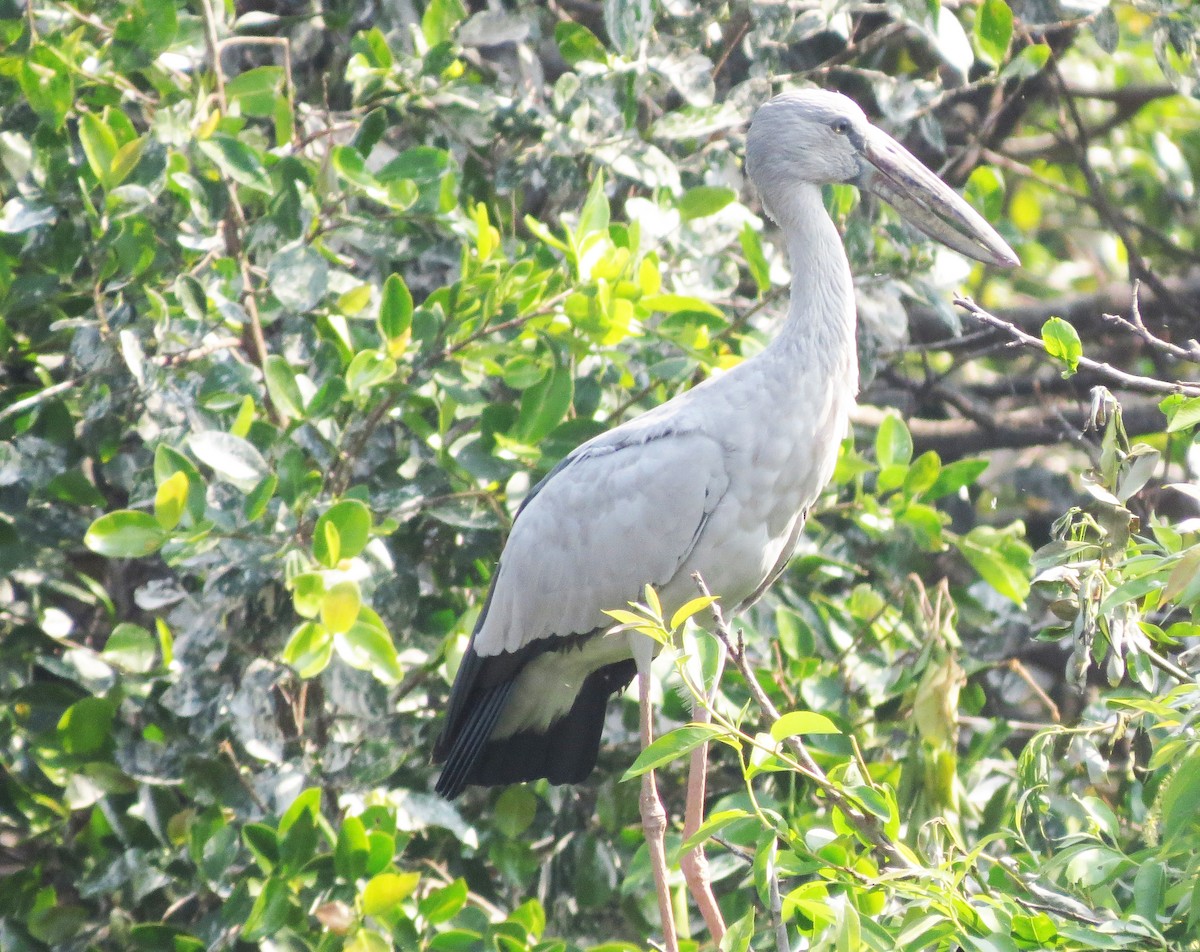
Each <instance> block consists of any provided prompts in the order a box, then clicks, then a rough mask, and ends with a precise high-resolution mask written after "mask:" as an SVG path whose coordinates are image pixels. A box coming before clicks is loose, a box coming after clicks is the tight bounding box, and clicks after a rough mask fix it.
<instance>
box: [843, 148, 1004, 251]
mask: <svg viewBox="0 0 1200 952" xmlns="http://www.w3.org/2000/svg"><path fill="white" fill-rule="evenodd" d="M863 155H864V156H865V157H866V160H867V161H868V162H870V163H871V165H870V167H868V168H867V169H865V170H864V172H863V174H862V176H860V178H859V180H858V183H857V184H858V185H860V186H862V187H863V188H867V189H869V190H870V191H872V192H874V193H875V194H876V195H878V196H879V197H880V198H882V199H884V200H885V201H886V202H887V203H888V204H889V205H891V206H892V207H894V208H895V209H896V211H898V212H900V214H901V215H903V216H904V217H905V219H907V220H908V221H909V222H911V223H912V224H913V225H914V226H915V227H917V228H919V229H920V230H921V231H923V232H924V233H925V234H926V235H928V236H929V237H930V238H932V239H933V240H934V241H940V242H941V243H942V244H944V245H946V246H947V247H949V248H953V249H954V250H955V251H958V252H961V253H962V254H964V255H967V256H969V257H971V258H974V259H975V260H977V261H983V262H986V263H988V264H995V265H1000V266H1001V267H1005V268H1015V267H1016V266H1017V265H1019V264H1020V263H1021V261H1020V259H1019V258H1018V257H1017V255H1016V252H1014V251H1013V250H1012V248H1010V247H1009V246H1008V244H1007V243H1006V242H1005V240H1004V239H1003V238H1001V237H1000V236H999V235H998V234H996V231H995V229H994V228H992V226H991V225H989V224H988V223H987V222H986V221H984V220H983V218H982V217H981V216H980V214H979V213H978V212H977V211H975V209H973V208H972V207H971V206H970V205H968V204H967V203H966V201H965V200H964V199H962V198H960V197H959V196H958V195H957V194H956V193H955V192H954V190H953V189H951V188H950V186H948V185H947V184H946V183H945V182H943V181H942V180H941V179H940V178H938V177H937V176H936V175H934V174H933V173H932V172H930V171H929V169H927V168H925V166H923V165H922V164H921V163H920V161H919V160H918V159H917V158H916V156H914V155H913V154H912V153H911V152H909V151H908V150H907V149H906V148H904V146H902V145H901V144H900V143H899V142H897V141H896V140H895V139H893V138H892V137H891V136H889V135H888V134H887V133H886V132H883V131H882V130H880V129H876V128H875V127H874V126H871V127H869V129H868V131H867V133H866V135H865V136H864V142H863Z"/></svg>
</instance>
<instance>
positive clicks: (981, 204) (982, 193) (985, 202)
mask: <svg viewBox="0 0 1200 952" xmlns="http://www.w3.org/2000/svg"><path fill="white" fill-rule="evenodd" d="M963 193H964V196H965V197H966V199H967V201H969V202H970V203H971V204H972V205H974V206H975V207H976V208H978V209H979V213H980V214H981V215H983V217H984V218H986V219H988V220H989V221H994V220H995V219H997V218H1000V217H1001V216H1002V215H1003V214H1004V178H1003V176H1001V174H1000V173H999V172H998V171H997V170H996V169H994V168H992V166H990V165H980V166H976V168H975V171H973V172H972V173H971V177H970V178H968V179H967V185H966V187H965V188H964V189H963Z"/></svg>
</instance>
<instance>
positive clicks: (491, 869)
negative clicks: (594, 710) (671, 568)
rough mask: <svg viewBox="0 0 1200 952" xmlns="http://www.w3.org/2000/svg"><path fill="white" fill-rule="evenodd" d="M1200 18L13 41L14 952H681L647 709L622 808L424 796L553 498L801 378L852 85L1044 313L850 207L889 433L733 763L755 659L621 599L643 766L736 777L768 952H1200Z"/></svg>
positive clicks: (9, 212)
mask: <svg viewBox="0 0 1200 952" xmlns="http://www.w3.org/2000/svg"><path fill="white" fill-rule="evenodd" d="M1198 27H1200V13H1198V12H1197V10H1195V9H1193V8H1191V7H1189V6H1188V5H1186V4H1174V3H1170V2H1167V0H1138V2H1136V3H1133V2H1130V3H1126V2H1114V3H1112V4H1111V5H1109V4H1106V3H1104V2H1103V0H1087V2H1082V3H1070V4H1069V3H1067V2H1066V0H1062V2H1054V0H1049V2H1041V0H1039V2H1035V0H1027V2H1021V3H1014V4H1013V5H1012V6H1011V7H1010V6H1009V5H1008V4H1006V2H1005V0H981V2H979V3H974V2H972V3H962V4H953V5H952V4H950V3H939V2H938V0H931V2H927V3H875V2H853V3H851V2H844V0H832V2H827V3H804V2H786V3H780V2H752V0H737V2H730V3H724V4H705V3H699V2H695V3H693V2H688V0H664V2H663V3H662V4H661V5H657V4H653V3H652V2H651V0H604V2H592V0H569V2H564V3H561V4H550V5H542V4H539V3H534V2H524V0H522V2H517V0H513V2H511V3H509V4H508V5H507V6H503V5H501V4H489V5H483V4H478V5H476V6H474V7H472V8H471V9H468V8H467V7H466V6H464V5H463V3H462V2H461V0H429V2H427V3H420V4H411V3H399V4H390V5H379V6H376V5H372V4H366V3H352V2H347V3H343V4H330V5H327V6H325V7H322V6H321V5H318V4H313V5H309V6H304V7H301V6H297V5H291V6H289V5H283V4H280V5H264V6H263V7H262V8H261V9H255V10H249V9H243V8H239V9H237V10H234V9H233V7H232V5H229V6H227V7H215V6H213V5H212V2H211V0H197V2H196V3H195V4H193V5H179V6H176V5H174V4H172V3H170V2H169V0H130V2H122V0H79V2H67V0H29V2H28V4H27V5H26V6H24V7H20V6H17V5H13V4H7V5H5V6H3V7H0V129H2V131H0V194H2V196H3V199H4V204H3V208H2V210H0V348H2V349H3V354H4V362H3V385H4V390H3V393H2V394H0V949H2V950H5V952H8V950H42V949H131V948H139V949H154V950H158V949H176V950H181V952H185V950H195V949H226V948H253V947H258V948H262V949H277V950H282V949H289V950H290V949H321V950H338V949H341V950H346V952H351V950H353V952H374V950H385V949H391V948H397V949H417V948H421V949H440V950H467V949H503V950H531V949H537V950H543V952H550V950H567V949H583V948H588V949H593V950H600V949H604V950H609V952H616V950H623V949H640V948H645V947H647V944H648V943H649V942H650V941H651V938H649V937H653V936H655V935H657V934H659V925H658V922H657V911H656V906H655V902H654V896H653V889H652V886H651V881H650V876H649V868H648V866H647V861H646V858H645V855H644V854H645V850H644V848H642V849H639V847H640V845H641V835H640V827H639V825H638V808H637V791H636V782H633V783H630V782H622V778H623V775H624V774H625V773H626V770H627V768H629V767H630V764H632V763H633V762H634V759H635V757H636V756H637V742H636V705H635V704H634V702H633V701H632V700H631V699H628V698H627V699H624V700H622V701H620V702H618V703H614V705H613V712H612V715H611V717H610V723H609V725H608V730H607V734H606V739H607V745H606V747H605V749H604V751H603V752H602V755H601V765H600V768H599V769H598V770H597V771H596V773H595V775H594V777H593V778H592V779H591V780H590V781H589V782H588V783H587V784H585V785H582V786H580V787H575V788H564V787H549V786H547V785H545V784H534V785H528V786H516V787H512V788H509V789H503V790H474V791H472V792H471V793H470V794H469V795H467V796H466V797H464V798H463V799H462V800H461V801H458V802H455V803H453V804H451V803H446V802H443V801H441V800H439V799H438V798H436V797H435V796H434V795H433V794H432V793H431V788H432V778H433V769H432V768H431V766H430V764H429V761H428V753H429V750H430V749H431V746H432V741H433V738H434V737H435V736H436V732H437V730H438V729H439V720H438V714H439V710H440V709H441V707H442V706H443V705H444V701H445V698H446V695H447V692H448V685H449V682H450V680H451V677H452V672H453V670H454V668H455V665H456V663H457V659H458V657H459V656H460V654H461V652H462V650H463V648H464V646H465V641H466V637H467V635H468V634H469V632H470V630H471V626H472V624H473V621H474V619H475V617H476V615H477V613H478V611H479V608H480V605H481V601H482V598H483V594H484V593H485V591H486V588H487V584H488V580H489V578H490V574H491V572H492V569H493V566H494V563H495V560H496V557H497V555H498V553H499V551H500V547H501V545H502V542H503V538H504V534H505V529H506V526H507V525H508V524H509V521H510V519H511V513H512V512H513V511H514V507H515V505H516V504H517V503H518V502H519V501H520V499H521V497H522V495H523V493H524V492H525V491H526V490H527V489H528V487H529V486H530V485H532V483H533V482H534V481H536V480H537V479H538V478H539V477H540V476H541V475H543V474H544V473H545V472H547V471H548V470H549V469H550V468H551V467H552V466H553V465H554V463H555V462H556V461H557V460H558V459H559V458H560V457H561V456H562V455H564V454H565V453H566V452H568V451H569V450H570V449H571V448H573V447H574V446H575V445H577V444H578V443H579V442H581V441H583V440H584V439H586V438H587V437H589V436H591V435H593V434H595V433H597V432H599V431H601V430H603V429H605V428H607V427H609V426H612V425H613V424H615V423H617V422H619V421H621V420H623V419H627V418H628V417H629V416H630V415H631V414H634V413H637V412H639V411H641V410H644V409H647V408H649V407H652V406H654V405H657V404H659V403H661V402H662V401H663V400H665V399H667V398H669V397H670V396H671V395H673V394H675V393H678V392H680V391H681V390H683V389H686V388H687V387H689V386H690V385H692V384H693V383H695V382H696V381H698V380H701V379H703V378H705V377H707V376H708V375H710V374H712V373H715V372H719V371H720V370H721V369H722V368H726V367H729V366H731V365H733V364H735V363H736V362H738V361H739V360H741V359H743V358H745V357H747V356H749V355H752V354H753V353H755V352H757V351H758V350H759V349H761V347H762V346H763V344H764V341H765V340H767V339H768V338H769V337H770V335H771V333H772V329H773V326H774V324H775V322H776V321H777V320H778V318H779V316H780V314H781V312H782V310H783V307H784V300H785V296H786V295H785V291H784V289H785V287H786V269H785V262H784V260H783V257H782V254H781V250H780V249H779V248H778V247H777V246H776V244H775V242H774V240H773V233H772V229H771V228H770V226H769V222H767V221H766V220H765V219H764V217H763V215H762V214H761V210H760V209H759V207H758V205H757V199H756V197H755V196H754V195H753V194H752V192H751V190H750V189H749V188H748V187H747V185H746V183H745V182H744V179H743V174H742V169H741V163H740V156H741V151H742V149H741V147H742V142H743V137H744V128H745V127H744V123H745V120H746V118H747V117H748V116H749V114H750V113H751V112H752V110H753V108H754V106H755V105H756V104H758V103H759V102H761V101H763V100H764V99H766V98H767V97H768V96H769V95H770V94H771V93H772V92H774V91H777V90H778V89H780V88H783V87H786V86H789V85H802V84H805V83H817V84H820V85H823V86H829V87H833V88H839V89H842V90H843V91H846V92H848V93H850V94H851V95H853V96H855V97H856V98H857V99H858V100H859V101H860V102H861V103H862V104H863V106H864V108H866V109H867V111H868V112H869V113H870V114H871V115H873V116H874V117H876V118H877V120H878V121H879V122H880V123H881V124H882V125H884V126H886V127H888V128H889V129H891V130H892V131H893V132H894V133H895V134H896V135H897V136H898V137H900V138H903V139H904V140H905V141H906V142H907V143H908V145H909V146H910V147H911V148H913V149H914V151H916V152H917V153H918V154H920V155H921V156H922V157H923V158H924V159H925V160H926V161H927V163H928V164H930V165H931V166H933V167H934V168H937V169H940V170H941V172H942V174H943V175H944V176H945V177H946V178H947V180H949V181H951V182H953V183H954V184H956V185H960V186H965V191H966V194H967V196H968V198H969V199H970V200H971V201H973V202H974V203H975V204H976V205H977V206H978V207H979V208H980V209H981V210H982V211H983V212H984V213H985V214H986V216H987V217H988V218H989V219H990V220H991V221H993V222H994V223H996V225H997V227H998V228H999V229H1000V230H1001V231H1002V232H1003V234H1004V235H1005V237H1006V238H1007V240H1009V241H1010V243H1011V244H1012V245H1013V246H1014V247H1015V248H1016V249H1017V250H1018V252H1019V253H1020V255H1021V257H1022V260H1023V263H1024V267H1023V268H1022V269H1021V270H1019V271H1016V272H1014V273H1012V274H1007V273H1006V274H1001V273H994V272H992V271H990V270H987V269H984V268H983V267H982V266H974V267H968V266H967V264H965V263H964V261H963V260H962V259H960V258H959V257H958V256H957V255H954V254H953V253H950V252H946V251H942V250H938V249H934V248H932V247H930V246H929V245H927V244H922V243H921V242H920V241H918V240H917V239H916V238H915V237H914V235H913V234H912V233H911V232H909V231H907V230H906V229H905V228H903V227H902V226H901V225H900V224H899V221H898V219H897V218H896V217H895V215H894V213H893V212H891V211H890V210H889V209H886V208H881V207H875V206H873V205H868V204H866V203H863V202H862V201H861V199H860V196H859V195H858V193H857V192H856V191H855V190H854V189H853V188H850V187H848V186H847V187H836V188H830V189H828V190H827V203H828V207H829V208H830V210H831V213H832V214H833V215H834V216H835V219H836V220H837V221H838V223H839V225H840V226H841V227H842V228H843V231H844V235H845V239H846V244H847V248H848V251H849V253H850V256H851V260H852V265H853V269H854V272H855V274H856V275H857V276H858V282H859V284H858V290H859V296H860V301H859V304H860V356H861V362H862V368H863V376H864V392H863V394H862V399H861V404H862V406H861V407H860V408H859V410H858V412H857V415H856V418H855V425H854V432H853V433H852V434H850V435H849V436H848V438H847V439H846V441H845V443H844V446H843V452H842V455H841V458H840V462H839V466H838V470H837V473H836V476H835V479H834V482H833V484H832V485H831V486H830V488H829V490H828V492H827V493H826V495H825V496H824V498H823V500H822V502H821V504H820V506H819V507H818V509H817V511H815V512H814V513H813V515H812V517H811V519H810V524H809V528H808V531H807V534H806V541H805V543H804V544H803V548H802V551H801V553H800V554H799V555H798V556H797V557H796V559H795V560H794V561H793V563H792V565H791V566H790V567H789V570H788V571H787V573H786V574H785V576H784V578H783V579H782V580H781V582H780V583H779V585H778V586H777V587H776V588H775V590H774V591H773V592H772V594H771V595H770V596H769V597H768V598H767V599H765V600H764V601H763V602H762V603H761V604H760V605H759V606H757V607H756V608H755V609H754V611H753V612H752V613H751V614H750V616H749V617H746V618H740V619H734V620H732V622H731V623H732V625H733V626H734V627H733V629H732V630H730V629H729V628H728V627H722V626H720V625H718V624H717V623H716V621H714V620H713V619H712V618H711V617H710V610H709V607H708V606H706V605H704V603H702V602H701V603H697V604H696V605H695V606H693V609H694V611H695V615H694V618H695V620H696V621H697V622H700V623H701V625H703V626H704V627H706V628H708V629H711V630H712V631H713V632H715V633H716V636H722V637H724V638H725V640H726V642H727V643H728V647H729V649H730V650H731V652H732V654H733V661H734V662H736V664H731V665H730V669H731V670H729V671H727V672H726V673H725V675H724V677H723V679H722V681H721V683H720V686H719V690H718V691H717V694H716V698H715V700H714V702H713V703H712V705H711V708H712V718H713V720H712V724H711V726H708V727H696V726H690V727H689V726H681V725H684V724H686V723H687V722H688V721H689V720H690V705H691V692H699V693H701V694H703V693H704V691H705V679H706V677H707V678H709V679H710V680H711V677H712V672H713V665H712V661H713V659H714V657H715V654H716V652H715V647H716V645H717V641H716V640H714V638H715V636H714V635H711V634H707V633H705V632H703V631H696V630H694V629H691V628H685V626H683V625H682V619H662V618H660V617H657V613H656V610H655V604H654V596H653V592H648V593H647V596H646V602H645V604H643V605H640V606H632V607H631V606H616V605H615V606H612V607H613V609H614V610H618V611H620V610H625V611H627V612H628V614H625V615H621V616H619V618H618V620H620V621H623V622H624V623H627V624H632V625H637V626H640V627H642V628H644V629H646V630H648V631H652V632H654V633H655V634H656V635H657V636H658V637H660V638H661V639H662V640H663V641H664V642H668V643H672V644H676V645H683V646H685V647H686V649H687V650H686V651H684V652H683V653H682V654H678V653H674V652H669V651H668V652H665V653H664V655H663V659H662V661H661V671H662V673H663V676H664V681H665V684H666V688H665V690H664V692H663V696H662V698H661V704H660V728H661V729H663V730H666V731H668V733H666V734H665V736H664V737H662V738H661V739H660V741H659V742H658V744H657V745H656V747H655V748H654V749H653V750H652V751H651V752H650V753H649V754H647V755H644V756H643V758H642V760H641V761H639V764H638V767H636V768H635V769H634V770H633V771H632V772H631V775H632V774H636V772H637V770H638V769H641V767H643V766H645V765H646V764H647V763H650V762H654V763H658V764H659V767H660V784H661V786H662V788H663V790H664V793H665V797H666V800H667V805H668V810H669V811H670V812H671V813H673V814H674V815H676V816H677V815H678V813H679V812H680V810H681V805H682V782H683V779H682V778H683V769H682V768H683V763H684V758H683V757H682V755H683V754H684V753H686V751H688V750H689V749H691V748H692V747H694V746H695V745H696V744H697V743H699V742H700V741H702V740H715V741H717V743H716V744H715V746H714V750H713V776H712V777H711V779H710V791H711V801H710V814H711V820H710V822H709V824H707V825H706V826H705V828H704V829H703V830H702V831H701V836H700V837H699V838H698V839H704V840H705V841H706V845H707V849H708V852H709V855H710V861H711V863H712V866H713V872H714V875H715V877H716V892H717V894H718V898H719V900H720V903H721V906H722V909H723V911H724V913H725V917H726V919H727V921H728V922H730V923H731V924H732V928H731V930H730V933H729V935H728V937H727V939H726V941H725V943H724V944H723V946H722V947H723V948H726V949H743V950H744V949H747V948H756V949H758V948H768V947H771V945H772V943H773V942H774V941H775V939H774V938H773V937H774V936H775V935H776V934H777V928H779V927H782V928H785V929H786V930H787V932H788V935H789V941H790V942H791V943H792V945H793V947H800V948H814V949H815V948H838V949H859V948H871V949H880V950H891V949H914V950H916V949H926V948H936V949H954V948H964V949H972V950H976V949H978V950H1014V949H1045V948H1054V949H1097V948H1113V949H1186V948H1200V887H1198V886H1197V885H1196V883H1197V882H1198V881H1200V739H1198V737H1200V735H1198V734H1197V726H1196V719H1197V710H1198V704H1197V702H1198V701H1200V682H1198V680H1197V678H1198V675H1200V658H1198V657H1197V650H1196V648H1195V645H1196V644H1197V641H1196V638H1197V636H1200V628H1198V627H1197V622H1196V612H1197V605H1198V604H1200V535H1198V533H1200V522H1198V521H1197V519H1196V516H1195V513H1196V510H1197V502H1198V501H1200V489H1197V483H1196V475H1197V473H1196V470H1197V467H1198V466H1200V457H1198V456H1197V454H1196V453H1195V452H1194V451H1193V449H1192V447H1193V438H1194V429H1195V426H1196V425H1197V423H1200V387H1197V386H1196V385H1188V384H1179V383H1177V382H1176V379H1177V378H1179V377H1182V376H1186V375H1187V374H1188V373H1189V370H1188V365H1189V364H1190V363H1192V364H1194V363H1195V362H1197V361H1198V360H1200V345H1197V344H1196V342H1195V340H1193V339H1192V338H1193V337H1194V336H1200V333H1198V332H1197V330H1196V328H1197V327H1198V326H1200V323H1198V322H1197V320H1196V317H1197V314H1198V313H1200V281H1198V280H1197V278H1196V274H1197V272H1196V266H1197V264H1198V263H1200V246H1198V238H1197V236H1198V235H1200V220H1198V219H1200V212H1198V211H1197V202H1196V197H1195V187H1194V179H1195V177H1196V175H1197V174H1198V173H1200V121H1198V120H1200V108H1198V107H1197V104H1196V102H1195V100H1194V99H1193V98H1188V97H1191V96H1193V95H1195V94H1196V93H1197V91H1198V90H1200V61H1198V60H1197V49H1196V42H1197V40H1196V37H1197V32H1198ZM960 290H961V291H963V292H966V293H969V294H970V295H971V296H972V299H973V300H970V301H963V302H962V306H960V307H957V308H956V307H954V306H953V305H952V303H951V301H952V300H953V298H954V294H955V292H956V291H960ZM976 302H977V303H976ZM985 309H986V310H985ZM1110 313H1115V314H1116V315H1119V316H1106V315H1109V314H1110ZM645 528H646V531H651V532H652V531H653V529H654V527H653V526H647V527H645ZM739 629H740V632H741V636H742V637H744V641H745V644H746V646H747V647H746V650H745V652H744V653H742V652H741V651H740V650H739ZM709 686H711V685H709ZM671 727H677V728H678V730H676V731H674V732H670V728H671ZM694 839H697V838H694ZM680 842H681V837H680V835H679V834H678V831H677V828H676V832H674V834H673V835H672V836H671V837H670V840H669V845H670V847H671V849H672V850H673V851H675V852H677V849H678V847H679V845H680ZM677 898H678V904H679V906H680V912H681V916H680V918H681V922H682V923H683V925H684V928H685V930H687V931H690V933H691V934H692V935H694V936H695V943H696V945H697V946H703V945H704V943H705V942H706V941H707V936H706V934H705V933H704V932H703V929H702V928H701V926H700V924H699V921H698V919H697V917H696V915H695V912H694V911H693V912H692V914H691V926H690V929H689V927H688V925H687V923H688V914H687V910H686V899H685V894H684V892H683V889H682V884H681V883H680V885H679V889H678V897H677Z"/></svg>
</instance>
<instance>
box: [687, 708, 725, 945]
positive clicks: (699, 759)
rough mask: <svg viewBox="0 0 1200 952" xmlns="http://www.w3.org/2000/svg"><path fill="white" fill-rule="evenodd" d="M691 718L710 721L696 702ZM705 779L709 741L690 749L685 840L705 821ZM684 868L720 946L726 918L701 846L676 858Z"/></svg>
mask: <svg viewBox="0 0 1200 952" xmlns="http://www.w3.org/2000/svg"><path fill="white" fill-rule="evenodd" d="M692 716H693V718H694V719H695V720H696V721H698V722H700V723H708V721H709V720H710V717H709V713H708V711H707V710H706V709H705V708H704V707H703V706H702V705H699V704H697V705H696V706H695V709H694V710H693V712H692ZM707 779H708V744H702V745H701V746H699V747H697V748H696V749H695V750H693V751H692V761H691V764H690V766H689V767H688V787H687V808H686V811H685V812H684V815H683V838H684V839H685V840H686V839H687V838H688V837H690V836H691V835H692V834H693V833H695V832H696V831H697V830H698V829H700V824H701V823H703V822H704V788H705V784H706V782H707ZM679 865H680V867H681V868H682V869H683V878H684V881H685V882H686V883H687V887H688V891H689V892H690V893H691V894H692V898H693V899H694V900H695V901H696V905H697V906H698V907H699V909H700V914H701V915H702V916H704V923H705V925H707V926H708V932H709V934H710V935H711V936H712V938H713V942H714V943H715V944H717V945H720V943H721V940H722V939H723V938H724V937H725V920H724V919H723V918H722V916H721V910H720V908H719V907H718V906H717V899H716V897H715V896H714V895H713V891H712V885H711V884H710V883H709V880H708V857H707V856H705V855H704V847H703V846H697V847H696V848H695V849H693V850H689V851H688V852H687V853H684V854H683V855H682V856H681V857H680V858H679Z"/></svg>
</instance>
